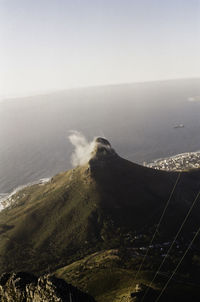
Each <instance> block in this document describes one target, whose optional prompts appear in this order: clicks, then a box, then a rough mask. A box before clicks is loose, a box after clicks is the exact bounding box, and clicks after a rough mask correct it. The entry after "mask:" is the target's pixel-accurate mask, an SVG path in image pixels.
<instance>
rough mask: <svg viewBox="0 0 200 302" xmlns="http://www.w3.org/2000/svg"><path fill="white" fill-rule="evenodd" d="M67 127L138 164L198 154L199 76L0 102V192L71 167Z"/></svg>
mask: <svg viewBox="0 0 200 302" xmlns="http://www.w3.org/2000/svg"><path fill="white" fill-rule="evenodd" d="M181 124H182V125H183V126H181V127H179V125H181ZM177 126H178V127H177ZM70 130H77V131H80V132H82V133H83V134H84V135H85V136H86V138H87V139H88V140H92V139H93V137H94V136H105V137H106V138H107V139H108V140H109V141H110V142H111V144H112V146H113V147H114V148H115V150H116V151H117V153H118V154H119V155H121V156H122V157H124V158H127V159H129V160H131V161H134V162H136V163H141V164H142V163H143V162H150V161H152V160H154V159H156V158H162V157H167V156H172V155H175V154H178V153H182V152H192V151H197V150H200V79H185V80H171V81H162V82H149V83H139V84H123V85H116V86H114V85H113V86H105V87H94V88H80V89H74V90H68V91H60V92H55V93H51V94H48V95H40V96H32V97H26V98H17V99H7V100H2V101H1V102H0V195H1V196H2V197H4V196H5V195H4V194H5V193H9V192H12V190H14V189H15V188H17V187H19V186H22V185H24V184H27V183H31V182H33V181H37V180H39V179H43V178H48V177H51V176H53V175H54V174H56V173H58V172H60V171H64V170H67V169H69V168H71V167H72V166H71V161H70V158H71V154H72V152H73V146H72V145H71V144H70V142H69V140H68V135H69V131H70Z"/></svg>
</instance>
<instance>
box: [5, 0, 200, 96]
mask: <svg viewBox="0 0 200 302" xmlns="http://www.w3.org/2000/svg"><path fill="white" fill-rule="evenodd" d="M199 54H200V0H163V1H162V0H0V96H11V95H13V96H14V95H18V94H23V93H24V94H29V93H37V92H41V91H48V90H55V89H65V88H71V87H77V86H92V85H102V84H110V83H112V84H113V83H123V82H138V81H148V80H159V79H169V78H183V77H200V55H199Z"/></svg>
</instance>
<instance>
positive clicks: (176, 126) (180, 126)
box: [173, 124, 185, 129]
mask: <svg viewBox="0 0 200 302" xmlns="http://www.w3.org/2000/svg"><path fill="white" fill-rule="evenodd" d="M184 127H185V126H184V125H183V124H177V125H174V127H173V128H175V129H177V128H184Z"/></svg>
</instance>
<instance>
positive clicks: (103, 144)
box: [90, 137, 117, 161]
mask: <svg viewBox="0 0 200 302" xmlns="http://www.w3.org/2000/svg"><path fill="white" fill-rule="evenodd" d="M94 143H95V145H94V149H93V151H92V154H91V155H92V157H91V160H104V159H107V158H110V157H113V156H117V153H116V152H115V150H114V149H113V148H112V146H111V144H110V142H109V141H108V140H107V139H105V138H102V137H97V138H96V139H95V141H94ZM91 160H90V161H91Z"/></svg>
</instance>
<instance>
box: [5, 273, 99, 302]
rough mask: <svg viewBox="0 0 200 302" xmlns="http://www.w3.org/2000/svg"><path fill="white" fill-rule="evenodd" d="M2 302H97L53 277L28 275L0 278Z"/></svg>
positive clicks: (13, 274) (15, 274) (19, 274)
mask: <svg viewBox="0 0 200 302" xmlns="http://www.w3.org/2000/svg"><path fill="white" fill-rule="evenodd" d="M0 301H1V302H73V301H74V302H75V301H78V302H95V300H94V299H93V298H92V297H91V296H89V295H87V294H85V293H83V292H81V291H80V290H78V289H77V288H75V287H74V286H72V285H70V284H67V283H66V282H65V281H64V280H62V279H58V278H56V277H54V276H51V275H44V276H42V277H39V278H36V277H35V276H34V275H32V274H28V273H4V274H2V275H1V277H0Z"/></svg>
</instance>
